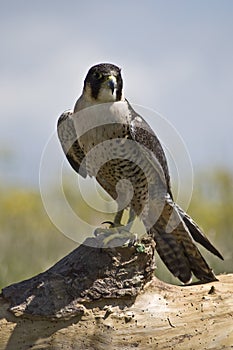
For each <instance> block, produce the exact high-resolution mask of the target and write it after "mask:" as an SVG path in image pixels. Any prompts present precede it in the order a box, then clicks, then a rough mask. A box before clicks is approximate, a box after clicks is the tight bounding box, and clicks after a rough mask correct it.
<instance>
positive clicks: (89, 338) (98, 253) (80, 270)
mask: <svg viewBox="0 0 233 350" xmlns="http://www.w3.org/2000/svg"><path fill="white" fill-rule="evenodd" d="M98 240H99V238H98V237H96V238H88V239H87V240H86V241H85V242H84V244H82V245H81V246H79V247H78V248H77V249H75V250H74V251H73V252H71V253H70V254H69V255H68V256H66V257H65V258H63V259H62V260H60V261H59V262H58V263H57V264H55V265H54V266H53V267H52V268H50V269H49V270H47V271H45V272H44V273H41V274H39V275H37V276H35V277H33V278H31V279H29V280H26V281H22V282H19V283H16V284H13V285H11V286H8V287H6V288H4V289H3V290H2V294H1V297H0V350H3V349H4V350H26V349H33V350H42V349H48V350H50V349H51V350H60V349H66V350H71V349H77V350H84V349H85V350H88V349H91V350H102V349H107V350H108V349H109V350H118V349H121V350H122V349H123V350H129V349H184V350H188V349H190V350H191V349H193V350H196V349H211V350H213V349H218V350H221V349H233V275H221V276H218V279H219V281H217V282H211V283H207V284H199V285H198V284H197V285H190V286H174V285H169V284H166V283H164V282H161V281H159V280H158V279H156V278H155V277H154V274H153V272H154V268H155V263H154V242H153V240H152V239H151V238H150V237H148V238H144V239H142V242H141V244H143V247H144V249H141V247H142V246H132V247H117V248H111V249H110V248H106V249H102V248H98V247H99V243H100V242H99V241H98Z"/></svg>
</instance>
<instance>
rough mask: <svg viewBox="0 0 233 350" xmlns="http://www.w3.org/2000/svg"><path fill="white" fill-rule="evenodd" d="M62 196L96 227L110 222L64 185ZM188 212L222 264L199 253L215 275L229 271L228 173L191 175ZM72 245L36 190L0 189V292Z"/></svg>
mask: <svg viewBox="0 0 233 350" xmlns="http://www.w3.org/2000/svg"><path fill="white" fill-rule="evenodd" d="M64 192H65V194H66V197H67V198H69V203H70V206H71V207H72V209H73V210H74V211H76V212H78V214H79V215H81V216H82V217H83V219H85V220H90V221H92V223H94V224H96V226H98V223H101V221H103V220H104V219H105V220H108V219H110V217H109V216H108V217H106V216H104V215H103V214H101V215H102V216H101V215H99V213H98V212H96V213H95V212H94V214H93V211H90V209H89V208H88V206H87V205H86V204H85V203H84V202H82V200H81V196H76V193H74V192H73V189H72V188H71V187H70V185H69V184H68V181H67V183H66V185H65V190H64ZM54 206H56V193H54ZM189 213H190V214H191V216H192V217H193V219H194V220H195V221H196V222H197V223H198V224H199V225H200V226H201V227H202V228H203V230H204V232H205V233H206V235H207V236H208V237H209V239H210V240H211V242H212V243H213V244H214V245H215V246H216V247H217V248H218V249H219V251H220V252H221V253H222V255H223V256H224V259H225V260H224V261H223V262H222V261H221V260H219V259H218V258H216V257H214V256H213V255H212V254H209V253H208V252H206V251H205V250H204V249H203V250H202V251H203V254H204V256H205V257H206V258H207V260H208V262H209V264H210V266H211V267H212V268H213V269H214V271H215V273H217V274H218V273H223V272H233V253H232V247H233V174H232V173H231V172H229V171H227V170H224V169H215V170H214V171H212V172H208V173H204V174H199V175H198V176H196V178H195V188H194V192H193V197H192V201H191V204H190V207H189ZM91 216H92V218H91ZM93 216H94V219H93ZM91 219H92V220H91ZM77 230H80V227H78V228H77ZM76 246H77V243H75V242H73V241H72V240H70V239H68V238H66V237H65V236H64V235H63V234H62V233H61V232H60V231H59V230H58V229H57V228H56V227H55V226H54V225H53V223H52V222H51V221H50V219H49V217H48V215H47V213H46V211H45V209H44V207H43V204H42V201H41V197H40V193H39V192H36V191H32V190H29V189H19V188H12V187H10V188H9V187H5V188H3V187H2V188H1V196H0V288H2V287H4V286H6V285H9V284H11V283H14V282H17V281H20V280H22V279H26V278H29V277H31V276H33V275H35V274H37V273H39V272H41V271H43V270H45V269H47V268H48V267H50V266H51V265H53V264H54V263H55V262H56V261H57V260H59V259H60V258H61V257H63V256H65V255H66V254H67V253H68V252H70V251H71V250H72V249H74V248H75V247H76ZM157 266H158V268H157V269H156V275H157V276H158V277H159V278H161V279H162V280H165V281H167V282H170V283H177V280H175V279H174V278H173V277H172V276H171V274H170V273H168V271H167V269H166V268H165V267H164V265H163V263H162V262H161V261H159V260H158V261H157Z"/></svg>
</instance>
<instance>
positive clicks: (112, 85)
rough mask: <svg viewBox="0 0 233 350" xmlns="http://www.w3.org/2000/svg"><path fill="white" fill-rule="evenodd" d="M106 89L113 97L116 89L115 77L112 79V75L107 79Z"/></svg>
mask: <svg viewBox="0 0 233 350" xmlns="http://www.w3.org/2000/svg"><path fill="white" fill-rule="evenodd" d="M108 87H109V88H110V89H111V91H112V95H113V93H114V90H115V88H116V87H117V80H116V77H114V76H113V75H110V76H109V77H108Z"/></svg>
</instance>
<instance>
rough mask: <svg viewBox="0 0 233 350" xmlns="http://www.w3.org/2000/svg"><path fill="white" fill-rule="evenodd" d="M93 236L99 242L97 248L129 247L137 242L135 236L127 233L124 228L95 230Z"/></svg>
mask: <svg viewBox="0 0 233 350" xmlns="http://www.w3.org/2000/svg"><path fill="white" fill-rule="evenodd" d="M94 235H95V236H96V237H97V238H98V240H99V246H100V247H103V248H113V247H119V246H124V247H130V246H133V245H134V244H135V242H136V241H137V235H136V234H135V233H132V232H129V231H127V230H126V228H125V227H124V226H115V227H113V225H111V226H110V227H109V228H97V229H96V230H95V232H94Z"/></svg>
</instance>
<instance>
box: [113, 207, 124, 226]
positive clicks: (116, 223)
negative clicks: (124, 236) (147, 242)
mask: <svg viewBox="0 0 233 350" xmlns="http://www.w3.org/2000/svg"><path fill="white" fill-rule="evenodd" d="M123 213H124V209H122V210H119V211H118V212H117V213H116V215H115V218H114V226H121V219H122V216H123Z"/></svg>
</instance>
